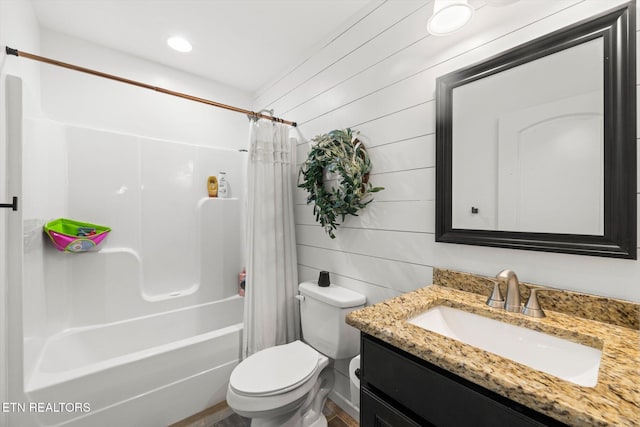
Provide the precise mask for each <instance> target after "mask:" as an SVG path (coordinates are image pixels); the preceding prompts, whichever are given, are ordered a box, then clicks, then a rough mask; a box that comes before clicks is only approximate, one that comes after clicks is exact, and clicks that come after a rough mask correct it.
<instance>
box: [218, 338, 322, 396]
mask: <svg viewBox="0 0 640 427" xmlns="http://www.w3.org/2000/svg"><path fill="white" fill-rule="evenodd" d="M319 355H320V354H319V353H318V352H317V351H316V350H315V349H313V348H312V347H310V346H308V345H307V344H305V343H303V342H302V341H294V342H292V343H289V344H284V345H278V346H275V347H271V348H267V349H264V350H261V351H259V352H257V353H255V354H252V355H251V356H249V357H248V358H247V359H245V360H244V361H242V362H241V363H240V364H239V365H238V366H236V368H235V369H234V370H233V372H232V373H231V378H230V379H229V386H230V388H231V389H232V390H233V391H234V392H236V393H238V394H241V395H244V396H256V397H258V396H273V395H277V394H283V393H287V392H289V391H291V390H294V389H296V388H298V387H300V385H301V384H304V383H305V382H307V381H308V380H309V379H310V378H311V377H312V376H313V375H314V373H315V372H316V370H317V367H318V360H319Z"/></svg>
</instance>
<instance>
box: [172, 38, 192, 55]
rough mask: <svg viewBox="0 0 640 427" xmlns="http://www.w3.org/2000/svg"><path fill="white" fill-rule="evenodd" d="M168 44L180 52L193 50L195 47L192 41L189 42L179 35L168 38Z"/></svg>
mask: <svg viewBox="0 0 640 427" xmlns="http://www.w3.org/2000/svg"><path fill="white" fill-rule="evenodd" d="M167 44H168V45H169V47H171V48H172V49H174V50H177V51H178V52H191V49H193V47H192V46H191V43H189V42H188V41H187V40H186V39H185V38H184V37H179V36H175V37H169V38H168V39H167Z"/></svg>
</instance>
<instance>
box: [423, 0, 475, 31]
mask: <svg viewBox="0 0 640 427" xmlns="http://www.w3.org/2000/svg"><path fill="white" fill-rule="evenodd" d="M472 16H473V7H471V6H469V3H467V0H434V2H433V15H431V18H429V21H428V22H427V30H428V31H429V32H430V33H431V34H433V35H434V36H444V35H447V34H451V33H453V32H454V31H457V30H459V29H460V28H462V27H464V25H465V24H466V23H467V22H469V21H470V20H471V17H472Z"/></svg>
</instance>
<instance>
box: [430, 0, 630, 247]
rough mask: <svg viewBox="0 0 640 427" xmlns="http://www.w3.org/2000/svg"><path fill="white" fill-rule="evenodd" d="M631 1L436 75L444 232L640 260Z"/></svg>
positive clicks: (439, 230) (499, 243)
mask: <svg viewBox="0 0 640 427" xmlns="http://www.w3.org/2000/svg"><path fill="white" fill-rule="evenodd" d="M635 41H636V33H635V6H634V3H633V2H631V3H629V4H626V5H624V6H623V7H619V8H616V9H614V10H612V11H610V12H607V13H605V14H602V15H599V16H596V17H593V18H591V19H589V20H587V21H583V22H580V23H577V24H574V25H571V26H569V27H567V28H564V29H562V30H559V31H556V32H554V33H551V34H549V35H547V36H544V37H541V38H539V39H535V40H533V41H530V42H528V43H525V44H523V45H521V46H518V47H516V48H514V49H511V50H509V51H507V52H504V53H502V54H500V55H497V56H495V57H492V58H490V59H488V60H486V61H484V62H482V63H479V64H476V65H472V66H469V67H466V68H464V69H461V70H458V71H455V72H452V73H449V74H447V75H444V76H441V77H439V78H438V79H437V83H436V241H438V242H449V243H462V244H471V245H483V246H495V247H504V248H513V249H528V250H539V251H550V252H561V253H570V254H581V255H595V256H606V257H617V258H631V259H636V245H637V243H636V239H637V230H636V227H637V217H636V206H637V189H636V186H637V174H636V173H637V172H636V167H637V166H636V159H637V157H636V123H637V118H636V46H635Z"/></svg>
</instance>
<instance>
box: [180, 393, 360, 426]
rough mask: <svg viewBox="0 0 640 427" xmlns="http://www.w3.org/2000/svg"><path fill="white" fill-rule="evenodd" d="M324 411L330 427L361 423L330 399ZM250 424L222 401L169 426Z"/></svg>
mask: <svg viewBox="0 0 640 427" xmlns="http://www.w3.org/2000/svg"><path fill="white" fill-rule="evenodd" d="M322 412H323V414H324V416H325V417H327V422H328V427H358V425H359V424H358V422H357V421H356V420H354V419H353V418H351V417H350V416H349V414H347V413H346V412H344V411H343V410H342V409H341V408H340V407H339V406H338V405H336V404H335V403H334V402H333V401H331V400H330V399H327V403H325V405H324V408H323V410H322ZM250 424H251V420H249V419H248V418H244V417H241V416H239V415H238V414H236V413H234V412H233V411H232V410H231V408H229V406H227V403H226V402H221V403H219V404H217V405H215V406H212V407H211V408H209V409H205V410H204V411H202V412H200V413H198V414H195V415H193V416H191V417H189V418H186V419H184V420H182V421H179V422H177V423H175V424H172V425H171V426H169V427H249V425H250Z"/></svg>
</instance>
